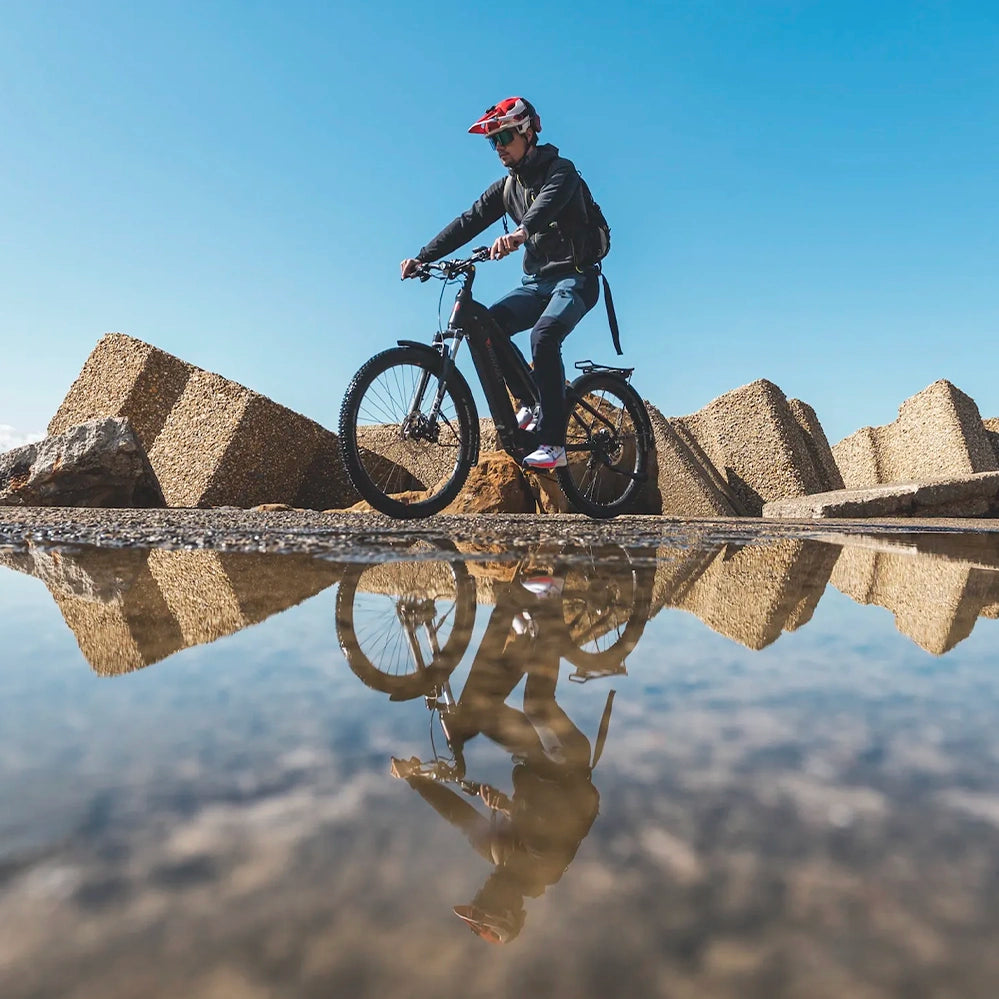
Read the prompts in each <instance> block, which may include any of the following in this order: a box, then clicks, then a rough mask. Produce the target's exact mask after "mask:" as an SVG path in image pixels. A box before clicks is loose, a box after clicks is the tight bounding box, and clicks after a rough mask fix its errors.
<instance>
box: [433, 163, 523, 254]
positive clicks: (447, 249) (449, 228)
mask: <svg viewBox="0 0 999 999" xmlns="http://www.w3.org/2000/svg"><path fill="white" fill-rule="evenodd" d="M503 183H504V182H503V181H502V180H498V181H496V183H495V184H491V185H490V186H489V187H487V188H486V190H485V191H484V192H483V194H482V197H480V198H479V200H478V201H476V202H475V204H474V205H472V207H471V208H469V209H468V211H467V212H463V213H462V214H461V215H459V216H458V217H457V218H456V219H455V220H454V221H453V222H451V223H450V224H449V225H446V226H445V227H444V228H443V229H442V230H441V231H440V232H439V233H438V234H437V235H436V236H434V238H433V239H432V240H430V242H429V243H427V245H426V246H425V247H423V249H422V250H420V252H419V253H417V255H416V259H417V260H419V261H420V262H421V263H424V264H429V263H431V262H432V261H434V260H440V258H441V257H443V256H446V255H447V254H448V253H451V252H452V251H454V250H457V249H458V247H459V246H464V245H465V243H467V242H468V241H469V240H470V239H474V238H475V237H476V236H478V234H479V233H480V232H483V231H485V230H486V229H488V228H489V226H491V225H492V224H493V223H494V222H497V221H499V219H500V218H501V217H502V216H503V211H504V208H503Z"/></svg>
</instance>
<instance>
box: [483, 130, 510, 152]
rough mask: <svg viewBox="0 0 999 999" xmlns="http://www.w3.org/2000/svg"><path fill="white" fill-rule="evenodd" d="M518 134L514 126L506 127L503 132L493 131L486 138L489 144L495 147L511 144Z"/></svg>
mask: <svg viewBox="0 0 999 999" xmlns="http://www.w3.org/2000/svg"><path fill="white" fill-rule="evenodd" d="M516 135H517V133H516V132H515V131H514V130H513V129H512V128H504V129H503V130H502V131H501V132H493V134H492V135H487V136H486V139H487V141H488V142H489V145H490V146H492V147H493V149H495V148H496V147H497V146H509V145H510V143H511V142H513V140H514V139H515V138H516Z"/></svg>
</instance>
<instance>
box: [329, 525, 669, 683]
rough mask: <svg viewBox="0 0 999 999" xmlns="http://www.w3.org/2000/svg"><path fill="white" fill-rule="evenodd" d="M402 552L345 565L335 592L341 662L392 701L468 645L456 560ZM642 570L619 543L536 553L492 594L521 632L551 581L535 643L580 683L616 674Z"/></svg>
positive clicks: (640, 593)
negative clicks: (549, 610)
mask: <svg viewBox="0 0 999 999" xmlns="http://www.w3.org/2000/svg"><path fill="white" fill-rule="evenodd" d="M406 555H407V557H406V558H404V559H401V560H398V561H393V562H387V563H380V564H377V565H361V564H358V565H356V566H352V567H350V568H349V569H348V570H347V571H346V573H345V574H344V576H343V578H342V580H341V582H340V586H339V589H338V591H337V597H336V628H337V635H338V637H339V640H340V647H341V649H342V650H343V653H344V657H345V658H346V660H347V662H348V664H349V665H350V667H351V669H352V670H353V671H354V673H355V674H356V675H357V676H358V677H359V678H360V679H361V680H362V681H363V682H364V683H365V684H366V685H367V686H369V687H372V688H374V689H375V690H380V691H382V692H383V693H387V694H390V695H391V696H392V698H393V699H395V700H405V699H408V698H411V697H416V696H418V695H420V694H427V693H428V692H430V691H431V690H432V689H434V688H435V687H437V686H438V685H439V684H440V683H441V681H442V680H443V679H446V678H447V676H448V675H449V674H450V673H451V672H452V671H453V670H454V669H455V668H456V667H457V665H458V663H459V662H460V661H461V659H462V657H463V655H464V653H465V650H466V649H467V647H468V643H469V640H470V638H471V634H472V626H473V623H474V619H475V613H476V585H475V579H474V578H473V577H472V576H471V575H470V573H469V572H468V569H467V567H466V566H465V564H464V563H463V562H461V561H458V560H457V559H456V556H450V557H449V555H448V553H446V552H441V551H439V550H438V549H435V548H433V547H428V546H425V545H418V546H414V547H413V548H411V549H409V550H408V551H407V553H406ZM652 576H653V570H652V569H650V568H643V567H642V566H639V565H637V564H636V563H635V562H634V560H632V558H631V557H630V556H629V555H628V553H627V552H626V551H625V550H624V549H622V548H610V549H606V548H600V549H574V548H563V549H561V550H559V551H557V552H554V553H552V552H547V553H546V552H542V551H538V550H536V551H534V552H532V553H531V554H530V555H528V556H527V557H526V558H525V559H524V560H522V561H521V563H519V564H518V566H517V568H516V571H515V572H514V576H513V580H512V581H511V582H510V583H506V584H502V586H501V592H502V594H503V596H502V599H504V600H505V601H506V602H507V603H510V604H512V605H513V606H514V608H515V609H514V612H513V615H512V618H511V626H512V627H513V628H514V629H516V628H518V627H520V628H522V629H523V630H529V629H530V628H531V627H532V626H533V625H534V623H535V622H534V621H533V618H532V613H534V612H535V611H536V604H537V599H536V596H537V594H536V592H535V591H536V590H537V589H538V587H539V586H540V587H541V588H542V589H543V588H544V586H545V585H546V584H545V583H544V582H543V581H544V580H546V579H550V580H557V589H558V593H557V594H556V597H557V603H556V604H555V607H556V610H557V613H556V615H555V616H554V617H551V616H549V617H550V619H549V620H547V621H546V635H545V640H546V642H547V643H548V644H549V645H551V646H553V647H555V648H557V652H558V655H559V656H561V657H564V658H565V659H567V660H568V661H569V662H570V663H572V664H573V666H575V668H576V672H575V673H574V674H572V675H571V676H570V679H572V680H576V681H585V680H587V679H591V678H593V677H596V676H606V675H611V674H621V673H624V672H626V669H625V659H626V657H627V656H628V655H629V654H630V653H631V651H632V650H633V649H634V647H635V645H636V644H637V643H638V640H639V638H640V637H641V635H642V632H643V631H644V630H645V623H646V621H647V620H648V616H649V608H650V603H651V599H652ZM553 585H554V584H553ZM497 599H500V598H499V597H498V598H497Z"/></svg>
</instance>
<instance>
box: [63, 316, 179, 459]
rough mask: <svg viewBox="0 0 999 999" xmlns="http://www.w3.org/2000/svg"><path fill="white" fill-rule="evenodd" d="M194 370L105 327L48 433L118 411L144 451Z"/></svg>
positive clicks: (175, 358) (160, 351)
mask: <svg viewBox="0 0 999 999" xmlns="http://www.w3.org/2000/svg"><path fill="white" fill-rule="evenodd" d="M194 370H195V368H194V367H193V366H192V365H190V364H186V363H185V362H184V361H182V360H180V358H177V357H174V356H173V355H172V354H168V353H166V351H163V350H159V349H157V348H156V347H153V346H151V345H150V344H148V343H143V342H142V341H141V340H136V339H134V338H133V337H130V336H127V335H126V334H124V333H108V334H106V335H105V336H103V337H101V339H100V340H99V341H98V342H97V346H96V347H94V349H93V351H91V353H90V356H89V357H88V358H87V360H86V362H85V363H84V365H83V370H82V371H81V372H80V374H79V376H78V377H77V379H76V381H75V382H73V384H72V386H70V389H69V392H67V393H66V398H65V399H63V401H62V404H61V405H60V406H59V409H58V411H57V412H56V414H55V416H53V417H52V420H51V421H50V423H49V434H50V435H53V434H61V433H65V432H66V431H67V430H69V429H70V428H71V427H75V426H77V425H78V424H80V423H86V422H87V421H88V420H93V419H98V418H101V417H108V416H123V417H126V418H127V419H128V421H129V422H130V423H131V424H132V429H133V430H134V431H135V433H136V436H138V438H139V441H140V442H141V443H142V446H143V448H144V449H145V450H146V452H148V451H149V449H150V447H151V446H152V444H153V441H155V440H156V437H157V435H158V434H159V432H160V430H162V429H163V424H164V423H165V422H166V419H167V417H168V416H169V414H170V410H171V409H172V408H173V406H174V404H175V403H176V402H177V400H178V399H179V398H180V395H181V393H182V392H183V391H184V386H185V385H186V384H187V380H188V378H190V376H191V374H192V372H194Z"/></svg>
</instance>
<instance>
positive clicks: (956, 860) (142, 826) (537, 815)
mask: <svg viewBox="0 0 999 999" xmlns="http://www.w3.org/2000/svg"><path fill="white" fill-rule="evenodd" d="M142 513H143V514H145V516H140V515H139V514H137V513H133V512H129V511H114V512H111V513H110V514H109V513H108V512H106V511H104V512H99V513H97V514H94V515H93V516H91V515H89V514H84V515H80V514H78V513H77V512H73V513H72V514H71V513H69V512H67V511H48V512H45V513H43V514H40V515H36V516H32V515H31V514H30V512H21V511H14V512H13V514H12V515H8V512H7V511H5V512H4V515H3V516H2V517H0V599H2V604H0V606H2V607H3V610H2V611H0V644H2V647H3V649H4V650H5V653H4V666H3V669H2V670H0V926H2V927H3V931H2V932H0V994H2V995H3V996H4V997H5V999H7V997H16V999H22V997H29V996H31V997H37V996H60V997H61V996H67V997H72V999H89V997H92V996H101V997H112V999H117V997H123V996H149V997H154V999H156V997H166V996H181V995H182V996H185V997H187V996H193V997H215V996H218V997H222V996H226V997H228V996H235V997H240V996H247V997H256V996H275V997H277V996H280V997H284V996H289V997H290V996H296V997H297V996H338V995H344V996H346V995H351V996H358V995H361V996H366V995H376V994H377V995H386V994H388V995H394V994H406V995H408V996H424V995H426V996H435V997H440V996H450V995H461V996H494V995H505V994H508V993H513V992H514V991H517V992H521V991H526V990H530V991H532V992H537V993H539V994H550V995H554V996H574V997H575V996H590V995H593V996H596V995H606V994H627V995H635V996H644V995H650V996H652V995H656V996H659V995H668V996H679V997H686V996H691V997H692V996H697V997H715V996H717V997H736V996H739V997H745V996H750V997H755V996H759V997H764V996H766V997H772V996H803V997H804V996H808V997H825V996H830V997H831V996H842V995H851V996H861V997H867V996H872V997H873V996H940V997H944V996H948V997H949V996H982V997H985V996H990V997H991V996H992V995H993V994H994V992H995V982H996V980H997V974H999V958H997V957H996V955H995V952H994V947H993V945H992V941H993V940H994V938H995V936H996V933H997V931H999V904H997V903H996V901H995V898H996V891H995V888H996V884H997V882H999V776H996V775H997V773H999V767H997V762H999V738H997V736H996V731H997V725H996V721H997V717H999V716H997V710H999V669H997V665H999V664H997V660H996V655H995V651H994V650H995V646H996V637H997V634H999V631H997V627H999V626H997V624H996V618H997V617H999V535H997V534H996V532H995V531H994V529H993V525H991V524H990V523H987V522H980V523H978V524H976V525H975V528H976V529H975V530H973V531H968V530H962V529H961V528H962V525H961V524H960V523H959V522H958V523H954V522H946V523H937V524H934V525H931V526H933V527H934V528H935V530H934V531H932V532H929V533H927V532H925V531H918V530H913V529H912V528H913V527H914V526H916V525H912V524H903V525H898V524H878V525H866V529H865V525H862V524H861V525H857V524H853V523H840V524H834V525H825V524H823V525H814V524H804V525H768V524H760V523H756V524H752V525H747V522H745V521H742V522H734V521H733V522H710V523H706V522H698V523H688V524H681V523H677V522H669V521H662V520H659V519H658V518H628V519H625V520H619V521H614V522H612V523H611V524H595V523H594V522H592V521H586V520H583V519H581V518H574V517H556V518H550V519H547V518H546V519H545V520H544V523H543V524H541V525H539V523H538V521H539V518H514V517H510V518H497V519H496V520H495V521H494V520H493V519H492V518H489V519H488V521H486V520H485V519H484V518H446V519H445V518H434V519H433V520H431V521H427V522H422V523H418V524H411V523H408V524H399V523H398V522H390V521H385V520H383V519H382V518H380V517H353V518H352V517H343V516H341V517H333V516H330V517H325V518H318V520H317V518H315V517H312V518H307V517H306V516H304V515H301V514H297V513H294V512H291V513H273V514H246V513H241V512H238V511H163V512H162V514H159V515H158V516H156V517H153V518H150V517H149V516H148V512H145V511H143V512H142ZM483 525H485V526H484V527H483ZM963 526H965V527H966V526H967V525H963ZM476 527H478V529H476ZM819 536H821V538H822V540H819V539H818V537H819ZM88 542H89V543H88Z"/></svg>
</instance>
